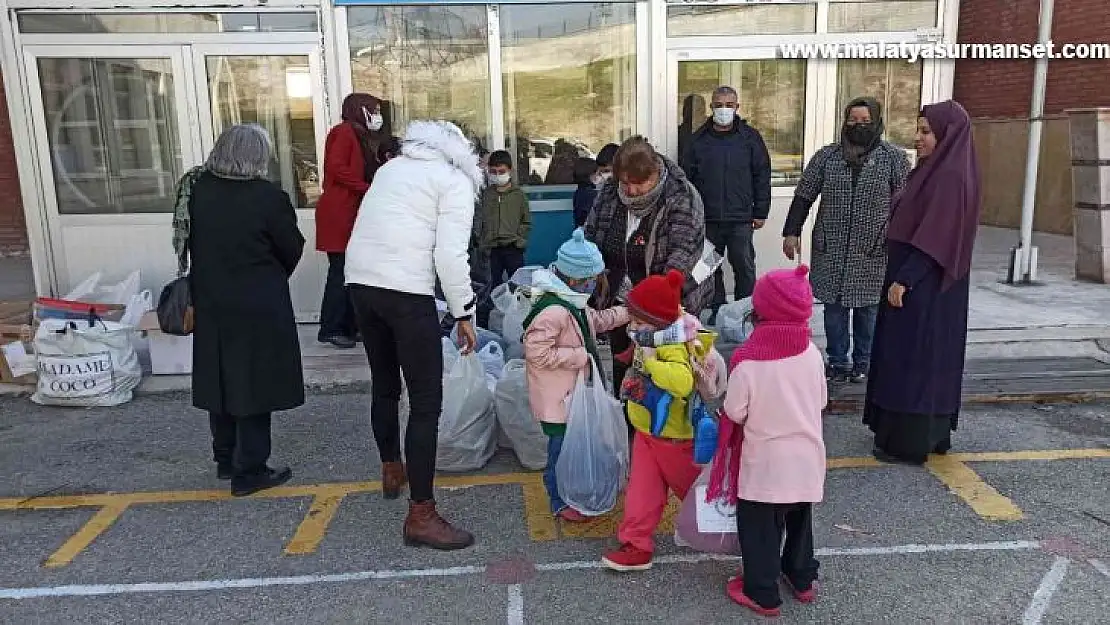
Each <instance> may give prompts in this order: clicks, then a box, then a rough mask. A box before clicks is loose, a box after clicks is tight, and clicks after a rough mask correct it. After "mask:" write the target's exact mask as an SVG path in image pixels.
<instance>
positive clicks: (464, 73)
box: [347, 5, 493, 145]
mask: <svg viewBox="0 0 1110 625" xmlns="http://www.w3.org/2000/svg"><path fill="white" fill-rule="evenodd" d="M347 24H348V27H347V28H348V35H349V38H350V42H351V49H350V55H351V79H352V84H353V86H354V89H355V91H361V92H365V93H370V94H372V95H374V96H376V97H379V98H382V99H384V100H385V101H386V102H385V103H384V104H383V106H382V112H383V115H384V117H385V123H386V126H385V130H386V131H388V132H392V133H394V134H399V133H400V132H403V129H404V125H405V124H407V123H408V122H409V121H411V120H414V119H427V118H430V119H447V120H450V121H452V122H454V123H455V124H457V125H458V126H459V127H460V128H461V129H462V130H463V132H465V133H466V134H467V136H469V137H471V138H473V139H477V140H479V141H480V142H481V143H483V144H484V145H489V141H490V138H491V132H492V130H493V129H492V127H491V126H492V123H491V116H490V81H489V35H488V32H489V31H488V29H487V25H486V7H485V6H484V5H483V6H457V5H454V6H453V5H437V6H388V7H371V6H363V7H352V8H350V9H348V11H347Z"/></svg>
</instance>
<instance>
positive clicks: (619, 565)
mask: <svg viewBox="0 0 1110 625" xmlns="http://www.w3.org/2000/svg"><path fill="white" fill-rule="evenodd" d="M651 555H652V554H651V552H650V551H644V550H642V549H637V548H635V547H633V546H632V545H628V544H625V545H621V547H620V549H614V550H612V551H610V552H608V553H606V554H605V556H604V557H602V558H601V563H602V564H604V565H605V566H607V567H608V568H610V569H612V570H614V571H618V572H620V573H628V572H631V571H646V570H648V569H650V568H651Z"/></svg>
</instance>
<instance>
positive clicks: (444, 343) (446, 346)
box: [439, 336, 459, 375]
mask: <svg viewBox="0 0 1110 625" xmlns="http://www.w3.org/2000/svg"><path fill="white" fill-rule="evenodd" d="M439 344H440V349H441V350H442V352H443V375H447V372H448V371H450V370H451V369H454V368H455V362H456V361H457V360H458V359H459V348H458V347H457V346H456V345H455V342H454V341H452V340H451V339H449V338H447V337H446V336H445V337H443V338H442V339H440V341H439Z"/></svg>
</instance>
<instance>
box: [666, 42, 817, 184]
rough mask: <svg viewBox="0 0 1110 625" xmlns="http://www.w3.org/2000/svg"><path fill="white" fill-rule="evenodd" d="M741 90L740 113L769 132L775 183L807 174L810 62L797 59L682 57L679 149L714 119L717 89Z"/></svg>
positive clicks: (789, 181) (766, 135)
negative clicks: (805, 150) (804, 168)
mask: <svg viewBox="0 0 1110 625" xmlns="http://www.w3.org/2000/svg"><path fill="white" fill-rule="evenodd" d="M721 85H730V86H731V87H733V88H734V89H736V91H737V92H738V93H739V94H740V116H741V117H743V118H744V119H746V120H747V122H748V123H749V124H751V126H752V127H753V128H755V129H756V130H758V131H759V132H760V134H761V135H763V140H764V141H765V142H766V143H767V149H768V151H769V152H770V153H771V182H772V184H774V185H776V186H791V185H793V184H795V183H797V181H798V178H799V177H800V176H801V174H802V159H803V141H804V136H805V135H804V132H805V108H806V62H805V61H804V60H793V59H768V60H752V61H682V62H679V64H678V100H679V101H678V111H679V119H678V122H679V126H678V148H679V154H681V153H682V152H684V151H685V148H686V146H687V145H688V142H689V139H690V136H691V134H692V133H694V132H696V131H697V130H698V129H699V128H701V126H702V125H703V124H704V123H706V121H707V120H708V119H709V103H710V101H711V100H712V98H713V90H714V89H716V88H717V87H719V86H721Z"/></svg>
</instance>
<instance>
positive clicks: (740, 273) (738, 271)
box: [705, 222, 755, 310]
mask: <svg viewBox="0 0 1110 625" xmlns="http://www.w3.org/2000/svg"><path fill="white" fill-rule="evenodd" d="M753 233H754V231H753V229H752V224H751V222H730V223H711V224H706V225H705V237H706V238H707V239H709V242H710V243H712V244H713V248H714V249H716V250H717V253H718V254H720V255H722V256H724V257H725V258H727V259H728V264H729V265H731V266H732V275H733V278H735V280H736V288H735V289H734V290H733V297H735V298H736V299H737V300H741V299H744V298H745V297H749V296H751V294H752V291H753V290H754V289H755V244H754V243H753V241H752V237H753ZM724 272H725V268H724V266H723V265H722V266H721V268H720V269H718V270H717V272H716V273H715V274H713V287H714V290H713V304H712V306H713V309H714V310H716V309H717V308H720V307H721V306H724V305H725V304H726V303H728V297H727V294H726V293H725V273H724Z"/></svg>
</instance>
